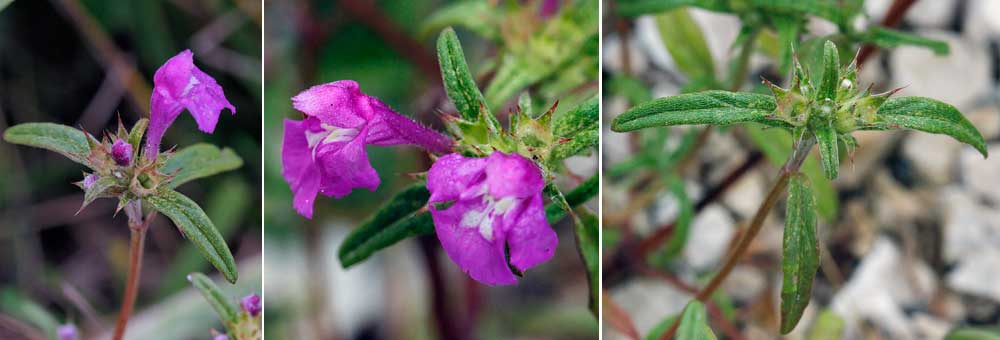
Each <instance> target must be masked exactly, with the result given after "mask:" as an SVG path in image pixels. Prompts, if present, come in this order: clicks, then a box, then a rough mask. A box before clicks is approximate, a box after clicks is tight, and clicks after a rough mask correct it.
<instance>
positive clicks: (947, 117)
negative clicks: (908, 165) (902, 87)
mask: <svg viewBox="0 0 1000 340" xmlns="http://www.w3.org/2000/svg"><path fill="white" fill-rule="evenodd" d="M877 115H878V118H879V119H880V120H881V121H883V122H885V123H887V124H888V126H886V127H887V128H907V129H914V130H919V131H923V132H929V133H937V134H944V135H948V136H951V137H952V138H955V139H956V140H958V141H959V142H962V143H965V144H969V145H971V146H972V147H974V148H976V150H979V153H981V154H983V157H986V156H987V151H986V141H985V140H984V139H983V135H982V134H980V133H979V130H976V127H975V126H973V125H972V123H970V122H969V120H967V119H965V116H962V113H961V112H959V111H958V109H956V108H955V107H954V106H951V105H948V104H946V103H943V102H940V101H937V100H934V99H930V98H924V97H904V98H894V99H889V100H888V101H886V102H885V104H882V106H881V107H879V109H878V114H877Z"/></svg>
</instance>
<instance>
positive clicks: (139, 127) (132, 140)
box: [128, 118, 149, 159]
mask: <svg viewBox="0 0 1000 340" xmlns="http://www.w3.org/2000/svg"><path fill="white" fill-rule="evenodd" d="M147 127H149V119H146V118H143V119H139V121H138V122H135V125H134V126H132V131H129V133H128V143H129V144H131V145H132V159H139V149H141V148H142V144H141V143H142V135H143V134H144V133H146V128H147Z"/></svg>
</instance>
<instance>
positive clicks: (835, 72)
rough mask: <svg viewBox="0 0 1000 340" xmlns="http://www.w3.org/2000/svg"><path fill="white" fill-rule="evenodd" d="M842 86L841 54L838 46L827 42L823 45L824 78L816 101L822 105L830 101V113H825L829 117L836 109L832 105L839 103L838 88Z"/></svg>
mask: <svg viewBox="0 0 1000 340" xmlns="http://www.w3.org/2000/svg"><path fill="white" fill-rule="evenodd" d="M839 84H840V52H838V51H837V45H835V44H834V43H833V42H832V41H829V40H827V41H826V43H824V44H823V78H821V80H820V83H819V91H818V92H817V94H816V101H818V102H820V103H821V105H824V104H822V103H823V101H824V100H829V105H831V107H830V112H825V113H826V114H827V115H832V114H833V112H834V108H833V107H832V105H833V104H834V103H835V102H836V101H837V86H838V85H839Z"/></svg>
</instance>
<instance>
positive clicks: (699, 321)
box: [676, 300, 715, 340]
mask: <svg viewBox="0 0 1000 340" xmlns="http://www.w3.org/2000/svg"><path fill="white" fill-rule="evenodd" d="M676 339H677V340H709V339H711V340H714V339H715V334H713V333H712V329H711V328H709V326H708V320H706V318H705V305H703V304H701V302H698V300H692V301H691V302H688V304H687V307H684V313H683V314H681V324H680V326H678V327H677V337H676Z"/></svg>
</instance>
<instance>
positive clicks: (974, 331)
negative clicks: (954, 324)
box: [944, 327, 1000, 340]
mask: <svg viewBox="0 0 1000 340" xmlns="http://www.w3.org/2000/svg"><path fill="white" fill-rule="evenodd" d="M944 339H945V340H1000V328H998V327H990V328H987V327H964V328H958V329H955V330H952V331H951V332H948V335H946V336H945V337H944Z"/></svg>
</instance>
